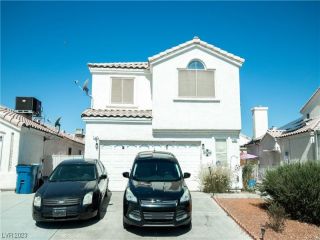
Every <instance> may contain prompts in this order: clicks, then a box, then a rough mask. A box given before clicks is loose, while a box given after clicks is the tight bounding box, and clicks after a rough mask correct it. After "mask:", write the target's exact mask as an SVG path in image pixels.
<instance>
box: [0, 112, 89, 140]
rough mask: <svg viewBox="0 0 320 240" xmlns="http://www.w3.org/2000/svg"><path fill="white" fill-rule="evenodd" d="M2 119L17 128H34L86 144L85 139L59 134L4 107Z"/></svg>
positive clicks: (51, 127) (0, 116) (48, 126)
mask: <svg viewBox="0 0 320 240" xmlns="http://www.w3.org/2000/svg"><path fill="white" fill-rule="evenodd" d="M0 118H1V119H3V120H5V121H6V122H8V123H11V124H13V125H15V126H17V127H27V128H33V129H36V130H39V131H42V132H45V133H49V134H53V135H56V136H58V137H61V138H65V139H68V140H71V141H74V142H77V143H80V144H84V142H83V139H81V138H77V137H75V136H74V135H71V134H67V133H64V132H58V131H57V130H56V129H55V127H53V126H50V125H46V124H43V123H40V122H36V121H33V120H30V119H28V118H26V117H24V116H22V115H20V114H18V113H16V112H14V111H13V110H12V109H9V108H6V107H3V106H0Z"/></svg>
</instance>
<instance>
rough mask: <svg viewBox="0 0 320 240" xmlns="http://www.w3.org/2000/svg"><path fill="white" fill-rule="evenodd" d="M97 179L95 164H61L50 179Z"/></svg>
mask: <svg viewBox="0 0 320 240" xmlns="http://www.w3.org/2000/svg"><path fill="white" fill-rule="evenodd" d="M95 179H96V168H95V165H93V164H70V165H59V166H58V167H57V168H56V169H55V170H54V172H53V173H52V175H51V176H50V178H49V181H92V180H95Z"/></svg>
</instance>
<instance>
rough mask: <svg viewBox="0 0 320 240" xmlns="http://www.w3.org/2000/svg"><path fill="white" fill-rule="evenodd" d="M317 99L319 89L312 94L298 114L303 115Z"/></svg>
mask: <svg viewBox="0 0 320 240" xmlns="http://www.w3.org/2000/svg"><path fill="white" fill-rule="evenodd" d="M317 98H320V87H319V88H318V89H317V90H316V91H315V92H314V93H313V94H312V96H311V97H310V98H309V100H308V101H307V102H306V104H305V105H304V106H303V107H302V108H301V110H300V113H301V114H303V113H304V111H305V110H306V109H307V108H308V106H310V104H311V103H312V102H313V101H315V100H316V99H317Z"/></svg>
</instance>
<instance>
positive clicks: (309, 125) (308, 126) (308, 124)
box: [279, 118, 320, 138]
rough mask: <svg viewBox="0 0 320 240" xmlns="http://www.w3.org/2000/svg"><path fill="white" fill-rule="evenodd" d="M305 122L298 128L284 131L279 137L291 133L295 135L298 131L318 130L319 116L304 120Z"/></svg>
mask: <svg viewBox="0 0 320 240" xmlns="http://www.w3.org/2000/svg"><path fill="white" fill-rule="evenodd" d="M304 123H305V124H304V125H303V126H302V127H300V128H298V129H295V130H294V131H285V132H284V133H283V134H281V135H280V136H279V137H280V138H282V137H288V136H292V135H296V134H300V133H305V132H309V131H314V130H319V129H320V118H315V119H311V120H309V121H305V122H304Z"/></svg>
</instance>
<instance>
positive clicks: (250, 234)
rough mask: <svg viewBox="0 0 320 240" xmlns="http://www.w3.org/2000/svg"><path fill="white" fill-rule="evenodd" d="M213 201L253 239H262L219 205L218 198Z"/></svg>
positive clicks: (213, 198)
mask: <svg viewBox="0 0 320 240" xmlns="http://www.w3.org/2000/svg"><path fill="white" fill-rule="evenodd" d="M212 200H214V201H215V202H216V203H217V204H218V206H219V207H221V208H222V209H223V211H224V212H225V213H226V214H227V215H228V216H230V217H231V218H232V219H233V221H235V222H236V223H237V224H238V225H239V226H240V227H241V228H242V229H243V230H244V231H245V232H246V233H247V234H248V235H249V236H250V237H251V238H252V239H254V240H260V238H257V237H256V236H254V235H253V234H252V233H251V232H250V231H249V230H248V229H247V228H246V227H245V226H244V225H243V224H242V223H241V222H240V221H239V220H238V219H237V218H236V217H235V216H233V215H232V214H231V213H230V212H229V211H228V210H227V209H226V208H225V207H224V206H222V204H220V203H219V200H218V199H217V198H216V197H212Z"/></svg>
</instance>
